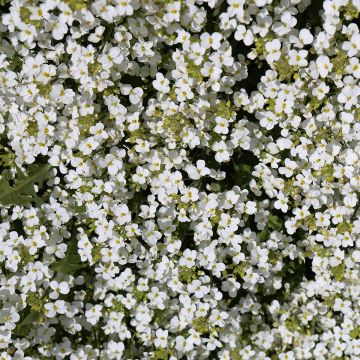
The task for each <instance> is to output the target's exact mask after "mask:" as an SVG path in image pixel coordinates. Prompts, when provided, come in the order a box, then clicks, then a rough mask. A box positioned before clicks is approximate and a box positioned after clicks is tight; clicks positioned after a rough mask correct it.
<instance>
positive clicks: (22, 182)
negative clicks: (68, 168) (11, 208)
mask: <svg viewBox="0 0 360 360" xmlns="http://www.w3.org/2000/svg"><path fill="white" fill-rule="evenodd" d="M50 169H51V165H50V164H40V165H37V164H31V165H30V166H29V167H28V175H25V174H24V173H23V172H22V171H21V170H20V168H18V167H17V168H16V175H17V177H16V178H15V180H14V185H13V186H11V185H10V183H9V182H10V180H11V178H10V173H9V172H8V171H3V173H2V176H1V179H0V204H2V205H26V204H28V203H30V202H31V201H36V203H41V202H42V200H41V198H40V197H39V196H38V195H37V194H36V191H35V188H34V185H35V184H38V185H39V186H41V185H42V184H43V182H44V181H45V179H46V176H47V174H48V172H49V170H50Z"/></svg>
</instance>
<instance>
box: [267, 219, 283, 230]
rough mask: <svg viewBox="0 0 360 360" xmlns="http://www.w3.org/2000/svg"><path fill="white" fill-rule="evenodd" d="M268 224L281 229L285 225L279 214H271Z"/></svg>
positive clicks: (275, 228)
mask: <svg viewBox="0 0 360 360" xmlns="http://www.w3.org/2000/svg"><path fill="white" fill-rule="evenodd" d="M268 224H269V227H271V228H272V229H274V230H278V231H280V230H281V229H282V227H283V220H282V219H281V218H280V217H279V216H277V215H270V216H269V223H268Z"/></svg>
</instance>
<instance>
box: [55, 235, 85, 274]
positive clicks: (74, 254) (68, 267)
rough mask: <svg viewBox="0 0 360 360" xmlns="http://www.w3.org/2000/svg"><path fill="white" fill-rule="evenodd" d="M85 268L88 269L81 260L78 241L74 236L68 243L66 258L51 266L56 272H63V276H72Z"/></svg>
mask: <svg viewBox="0 0 360 360" xmlns="http://www.w3.org/2000/svg"><path fill="white" fill-rule="evenodd" d="M84 267H86V264H84V263H82V262H81V258H80V255H79V253H78V249H77V239H76V237H75V236H73V237H72V239H71V240H70V242H69V243H68V246H67V250H66V254H65V257H64V258H63V259H60V260H58V261H55V262H54V263H53V264H52V265H51V268H52V269H53V270H54V271H56V272H61V273H62V274H72V273H74V272H75V271H77V270H79V269H82V268H84Z"/></svg>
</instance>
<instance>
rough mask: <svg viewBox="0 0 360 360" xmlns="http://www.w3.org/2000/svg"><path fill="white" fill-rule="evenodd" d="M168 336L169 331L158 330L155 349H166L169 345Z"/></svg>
mask: <svg viewBox="0 0 360 360" xmlns="http://www.w3.org/2000/svg"><path fill="white" fill-rule="evenodd" d="M168 334H169V332H168V331H167V330H162V329H158V330H156V338H155V340H154V345H155V347H157V348H158V347H161V348H165V347H166V346H167V343H168V340H167V339H168Z"/></svg>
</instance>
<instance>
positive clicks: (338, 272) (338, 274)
mask: <svg viewBox="0 0 360 360" xmlns="http://www.w3.org/2000/svg"><path fill="white" fill-rule="evenodd" d="M331 272H332V274H333V275H334V278H335V279H336V280H337V281H343V280H344V277H345V272H346V265H345V264H340V265H337V266H334V267H332V268H331Z"/></svg>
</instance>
